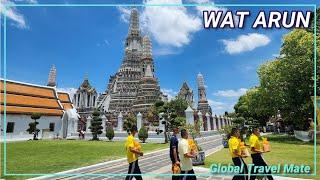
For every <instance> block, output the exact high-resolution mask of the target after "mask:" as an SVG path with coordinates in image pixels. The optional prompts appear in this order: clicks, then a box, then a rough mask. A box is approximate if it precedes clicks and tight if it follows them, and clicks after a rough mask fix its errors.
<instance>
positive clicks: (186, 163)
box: [178, 129, 197, 180]
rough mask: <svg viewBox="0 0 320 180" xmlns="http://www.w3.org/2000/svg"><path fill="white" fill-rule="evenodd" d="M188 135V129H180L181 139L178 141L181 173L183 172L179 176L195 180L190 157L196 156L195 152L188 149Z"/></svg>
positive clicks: (184, 179) (185, 179)
mask: <svg viewBox="0 0 320 180" xmlns="http://www.w3.org/2000/svg"><path fill="white" fill-rule="evenodd" d="M188 136H189V133H188V131H187V130H186V129H182V130H181V139H180V140H179V142H178V153H179V159H180V168H181V174H183V175H181V177H180V178H181V179H183V180H197V177H196V175H195V174H194V170H193V166H192V158H194V157H196V154H195V153H194V152H193V151H191V149H190V146H189V142H188Z"/></svg>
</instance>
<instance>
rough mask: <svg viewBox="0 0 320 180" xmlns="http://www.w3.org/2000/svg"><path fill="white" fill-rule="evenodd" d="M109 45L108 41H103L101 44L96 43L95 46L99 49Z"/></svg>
mask: <svg viewBox="0 0 320 180" xmlns="http://www.w3.org/2000/svg"><path fill="white" fill-rule="evenodd" d="M109 45H110V43H109V41H108V40H106V39H105V40H103V41H102V42H99V43H97V46H98V47H100V46H109Z"/></svg>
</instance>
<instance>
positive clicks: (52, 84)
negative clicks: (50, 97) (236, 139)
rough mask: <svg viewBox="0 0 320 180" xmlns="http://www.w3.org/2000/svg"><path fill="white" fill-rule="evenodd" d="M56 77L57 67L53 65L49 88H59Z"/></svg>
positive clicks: (49, 77)
mask: <svg viewBox="0 0 320 180" xmlns="http://www.w3.org/2000/svg"><path fill="white" fill-rule="evenodd" d="M56 77H57V69H56V66H55V65H52V66H51V69H50V72H49V76H48V83H47V86H50V87H56V86H57V83H56Z"/></svg>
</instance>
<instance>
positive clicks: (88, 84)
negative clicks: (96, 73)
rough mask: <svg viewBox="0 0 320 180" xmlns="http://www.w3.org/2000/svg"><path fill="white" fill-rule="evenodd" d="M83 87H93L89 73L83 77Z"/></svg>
mask: <svg viewBox="0 0 320 180" xmlns="http://www.w3.org/2000/svg"><path fill="white" fill-rule="evenodd" d="M81 87H83V88H88V87H91V86H90V83H89V78H88V74H85V75H84V78H83V82H82V84H81Z"/></svg>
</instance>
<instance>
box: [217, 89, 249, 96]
mask: <svg viewBox="0 0 320 180" xmlns="http://www.w3.org/2000/svg"><path fill="white" fill-rule="evenodd" d="M247 90H248V89H246V88H240V89H238V90H232V89H230V90H220V91H218V92H216V93H214V95H215V96H220V97H240V96H242V95H244V94H245V93H246V91H247Z"/></svg>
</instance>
